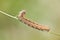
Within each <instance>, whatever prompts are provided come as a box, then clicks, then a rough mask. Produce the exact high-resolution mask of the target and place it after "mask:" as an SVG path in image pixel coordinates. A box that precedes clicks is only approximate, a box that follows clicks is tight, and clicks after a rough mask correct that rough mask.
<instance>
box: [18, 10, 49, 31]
mask: <svg viewBox="0 0 60 40" xmlns="http://www.w3.org/2000/svg"><path fill="white" fill-rule="evenodd" d="M25 13H26V11H25V10H22V11H21V12H20V13H19V15H18V19H19V20H20V21H22V22H23V23H25V24H27V25H28V26H31V27H33V28H36V29H38V30H46V31H49V28H48V27H47V26H43V25H39V24H37V23H35V22H32V21H30V20H28V19H26V18H25V17H24V15H25Z"/></svg>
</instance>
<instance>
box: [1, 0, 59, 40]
mask: <svg viewBox="0 0 60 40" xmlns="http://www.w3.org/2000/svg"><path fill="white" fill-rule="evenodd" d="M23 9H24V10H26V11H27V13H26V17H27V18H29V19H30V20H32V21H36V22H37V23H40V24H44V25H48V26H49V28H50V32H54V33H58V34H60V0H0V10H2V11H4V12H6V13H8V14H10V15H13V16H17V15H18V14H19V11H21V10H23ZM0 40H60V36H58V35H54V34H51V33H49V32H45V31H39V30H36V29H33V28H31V27H29V26H27V25H25V24H23V23H21V22H20V21H19V20H16V19H13V18H10V17H8V16H5V15H3V14H2V13H0Z"/></svg>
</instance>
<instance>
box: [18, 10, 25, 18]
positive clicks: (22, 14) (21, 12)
mask: <svg viewBox="0 0 60 40" xmlns="http://www.w3.org/2000/svg"><path fill="white" fill-rule="evenodd" d="M25 13H26V10H22V11H20V12H19V15H18V17H19V18H20V17H24V15H25Z"/></svg>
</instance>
